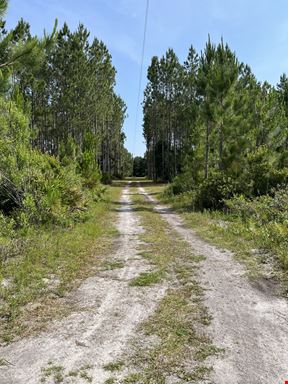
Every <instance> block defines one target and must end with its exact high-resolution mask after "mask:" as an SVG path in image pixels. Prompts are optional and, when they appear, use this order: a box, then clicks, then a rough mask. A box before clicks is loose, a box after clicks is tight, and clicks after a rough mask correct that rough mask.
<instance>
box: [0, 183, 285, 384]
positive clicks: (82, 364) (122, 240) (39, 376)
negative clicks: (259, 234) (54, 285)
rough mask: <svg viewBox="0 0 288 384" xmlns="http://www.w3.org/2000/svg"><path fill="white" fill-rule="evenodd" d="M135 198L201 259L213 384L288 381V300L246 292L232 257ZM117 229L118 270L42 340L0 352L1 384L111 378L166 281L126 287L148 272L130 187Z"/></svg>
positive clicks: (87, 287)
mask: <svg viewBox="0 0 288 384" xmlns="http://www.w3.org/2000/svg"><path fill="white" fill-rule="evenodd" d="M138 192H139V193H140V194H144V195H145V197H146V198H147V199H148V200H149V202H150V203H151V204H153V205H154V206H155V208H154V209H155V210H156V211H157V212H158V213H159V220H162V219H163V220H166V221H167V222H168V224H169V225H170V226H171V227H172V228H174V229H175V230H176V231H177V232H178V234H180V236H181V237H182V238H183V241H186V242H187V243H188V244H189V245H190V247H191V248H192V250H193V252H194V253H196V254H198V255H203V256H205V260H204V261H203V262H202V264H201V267H200V269H199V273H198V278H199V281H200V283H201V285H202V286H203V287H204V288H205V297H204V301H205V304H206V306H207V307H208V310H209V312H210V314H211V315H212V317H213V320H212V322H211V325H210V326H209V328H208V329H207V330H206V331H207V332H208V333H209V334H210V336H211V338H212V340H213V342H214V344H215V346H217V347H219V348H223V349H224V350H225V352H224V354H223V355H222V354H221V356H220V357H218V358H213V359H211V361H210V363H211V364H212V365H213V368H214V370H213V373H212V375H211V383H214V384H232V383H233V384H234V383H237V384H260V383H261V384H278V383H284V381H285V379H286V380H288V351H287V345H288V321H287V320H288V305H287V301H286V300H284V299H282V298H277V297H275V296H273V295H272V294H269V293H267V291H263V290H260V289H258V288H256V287H255V286H253V285H251V284H250V283H249V281H248V279H247V277H246V276H245V270H244V268H243V267H242V266H241V265H240V264H239V263H238V262H236V261H235V260H234V259H233V256H232V255H231V254H230V253H229V252H224V251H221V250H219V249H217V248H216V247H214V246H212V245H209V244H207V243H206V242H204V241H202V240H201V239H199V238H198V237H197V236H196V235H195V233H194V232H193V231H192V230H190V229H187V228H185V227H184V225H183V222H182V219H181V218H180V217H179V216H178V215H176V214H174V213H173V212H172V211H170V210H168V209H167V208H166V207H163V206H161V205H159V204H158V203H157V202H156V201H155V200H154V198H153V197H152V196H150V195H149V194H148V193H147V192H145V190H144V189H143V188H141V187H140V188H139V189H138ZM117 228H118V231H119V239H118V242H117V250H116V252H115V254H114V255H112V256H111V259H110V262H111V265H112V264H113V263H114V265H117V263H119V266H118V268H116V269H107V270H102V271H101V272H100V273H98V274H97V275H95V276H94V277H91V278H89V279H87V280H86V281H84V282H83V284H82V285H81V286H80V288H79V289H77V290H75V291H74V292H72V293H71V294H70V300H74V301H75V303H77V305H78V308H79V310H78V311H75V313H73V314H71V315H69V316H68V317H66V318H65V319H63V320H61V321H55V322H54V323H53V324H51V326H50V328H49V329H48V330H47V331H45V332H43V333H41V334H40V335H36V336H33V337H30V338H26V339H23V340H21V341H17V342H15V343H12V344H10V345H8V346H5V347H2V348H0V357H1V358H5V360H7V361H8V362H10V363H11V365H7V366H1V367H0V383H1V384H38V383H40V382H42V383H51V384H52V383H58V382H63V383H67V384H68V383H87V382H92V383H94V384H104V383H105V381H106V380H108V379H109V377H110V375H109V372H107V370H106V369H104V367H105V365H107V364H109V363H113V362H115V361H117V360H118V359H123V356H125V355H127V354H128V352H129V348H130V347H129V343H130V342H131V340H133V339H135V338H137V328H138V327H139V325H140V324H141V323H142V322H143V321H145V319H147V318H148V317H149V316H150V315H151V314H152V313H153V312H154V311H155V309H156V308H157V304H158V303H159V301H160V300H161V299H162V298H163V297H164V296H165V292H166V289H167V286H166V283H165V282H162V283H160V284H156V285H152V286H148V287H145V288H141V289H139V288H138V287H133V286H130V285H129V281H131V279H133V278H134V277H136V276H137V275H139V273H141V272H143V271H149V270H150V269H151V265H150V264H149V262H148V261H147V259H145V258H143V257H141V253H142V252H143V251H145V246H146V245H145V244H144V243H142V242H141V241H140V239H139V235H140V234H141V233H142V232H143V230H144V229H143V228H142V227H141V225H140V221H139V218H138V216H137V211H136V210H134V209H133V205H132V204H131V198H130V192H129V186H127V187H125V188H124V190H123V193H122V197H121V201H120V208H119V213H118V221H117ZM120 264H121V265H120ZM72 373H73V375H72ZM57 375H58V376H57ZM58 379H59V380H58ZM60 379H61V380H60ZM41 380H42V381H41ZM57 380H58V381H57ZM107 382H108V381H107ZM135 382H136V381H135ZM180 382H181V381H180ZM167 383H168V381H167ZM178 383H179V381H178ZM159 384H160V383H159Z"/></svg>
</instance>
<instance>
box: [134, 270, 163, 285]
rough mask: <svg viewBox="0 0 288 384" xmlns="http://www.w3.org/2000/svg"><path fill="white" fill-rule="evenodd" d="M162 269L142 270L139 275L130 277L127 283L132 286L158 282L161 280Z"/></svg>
mask: <svg viewBox="0 0 288 384" xmlns="http://www.w3.org/2000/svg"><path fill="white" fill-rule="evenodd" d="M162 277H163V273H162V271H155V272H142V273H140V275H139V276H137V277H135V278H134V279H132V280H131V281H130V283H129V285H130V286H132V287H145V286H148V285H153V284H158V283H160V281H161V280H162Z"/></svg>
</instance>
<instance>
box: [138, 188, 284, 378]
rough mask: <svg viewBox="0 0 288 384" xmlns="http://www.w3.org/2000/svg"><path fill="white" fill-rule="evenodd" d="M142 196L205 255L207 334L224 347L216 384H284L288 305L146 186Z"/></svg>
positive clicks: (216, 365)
mask: <svg viewBox="0 0 288 384" xmlns="http://www.w3.org/2000/svg"><path fill="white" fill-rule="evenodd" d="M139 192H140V193H142V194H145V196H146V197H147V199H149V200H150V201H151V202H152V203H154V204H155V210H157V211H158V212H159V214H160V215H161V216H162V217H163V218H165V219H166V220H167V222H168V223H169V224H170V225H171V227H173V228H174V229H175V230H176V231H177V232H178V233H179V234H180V235H181V236H182V238H183V239H185V240H186V241H187V242H188V243H189V244H190V245H191V247H192V249H193V250H194V252H195V253H196V254H199V255H203V256H205V257H206V259H205V261H204V262H203V263H202V266H201V268H200V271H199V272H200V273H199V280H200V282H201V285H202V286H203V287H205V288H206V294H205V304H206V306H207V307H208V310H209V313H210V314H211V315H212V317H213V320H212V324H211V326H210V329H209V332H210V334H211V337H212V340H213V341H214V343H215V345H216V346H217V347H220V348H224V349H225V354H224V357H223V358H218V359H217V360H214V361H212V363H213V366H214V373H213V375H212V383H213V384H284V382H285V380H288V302H287V300H285V299H283V298H279V297H276V296H274V295H273V294H272V292H271V294H269V290H268V293H267V290H265V292H264V291H263V290H260V289H257V288H256V287H255V286H253V285H251V283H249V281H248V279H247V277H246V276H245V270H244V268H243V266H241V265H240V264H239V263H238V262H237V261H235V259H233V256H232V254H231V253H229V252H227V251H226V252H225V251H221V250H219V249H217V248H216V247H214V246H212V245H209V244H208V243H206V242H205V241H203V240H201V239H200V238H199V237H198V236H197V235H196V234H195V233H194V232H193V231H192V230H190V229H186V228H185V227H184V226H183V221H182V220H181V218H180V217H179V216H178V215H176V214H174V213H173V212H171V211H170V210H169V209H167V207H164V206H161V205H160V204H158V203H157V202H156V201H155V199H154V198H153V197H152V196H150V195H149V194H148V193H147V192H145V190H144V189H143V188H139Z"/></svg>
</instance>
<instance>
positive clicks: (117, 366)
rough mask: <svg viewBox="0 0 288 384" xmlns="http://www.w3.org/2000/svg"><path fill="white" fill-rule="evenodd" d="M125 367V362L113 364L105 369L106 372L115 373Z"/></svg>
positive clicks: (105, 366)
mask: <svg viewBox="0 0 288 384" xmlns="http://www.w3.org/2000/svg"><path fill="white" fill-rule="evenodd" d="M123 367H124V362H123V361H115V362H111V363H108V364H106V365H104V367H103V368H104V369H105V371H110V372H114V371H120V369H122V368H123Z"/></svg>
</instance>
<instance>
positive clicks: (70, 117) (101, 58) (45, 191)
mask: <svg viewBox="0 0 288 384" xmlns="http://www.w3.org/2000/svg"><path fill="white" fill-rule="evenodd" d="M7 6H8V1H7V0H0V116H1V117H0V120H1V124H0V223H1V227H3V228H4V227H6V228H16V227H25V226H27V225H29V224H30V223H31V222H35V223H38V222H43V223H45V222H51V221H55V222H58V221H60V222H65V220H66V219H67V217H68V216H73V217H74V218H75V219H77V218H79V217H80V216H81V212H84V211H85V210H86V206H87V205H88V203H89V202H90V201H92V200H93V199H98V198H99V194H100V193H101V190H102V187H101V185H100V181H101V180H102V182H110V180H111V178H112V177H123V176H125V174H126V173H127V172H128V173H129V172H130V173H131V172H132V167H133V160H132V156H131V154H130V153H129V152H128V151H127V150H126V149H125V147H124V141H125V134H124V132H123V122H124V119H125V116H126V105H125V103H124V101H123V100H122V98H121V97H120V96H119V95H118V94H117V93H116V92H115V76H116V69H115V68H114V66H113V63H112V57H111V54H110V52H109V51H108V49H107V47H106V45H105V44H104V43H103V42H102V41H100V40H98V39H97V38H94V39H92V38H90V36H89V35H90V34H89V31H88V30H87V29H86V28H85V27H84V25H83V24H79V26H78V28H77V29H76V31H74V32H72V31H70V29H69V27H68V25H67V24H66V23H65V24H64V26H63V27H62V28H61V29H60V30H58V29H57V21H56V22H55V26H54V29H53V31H52V33H51V34H47V33H44V36H43V37H42V38H40V37H37V36H32V34H31V31H30V25H29V24H28V23H27V22H25V21H24V20H22V19H21V20H20V21H19V22H18V24H17V25H16V27H15V28H14V29H12V30H7V29H6V27H5V13H6V10H7ZM2 221H3V223H4V224H3V223H2ZM2 224H3V225H2Z"/></svg>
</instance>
